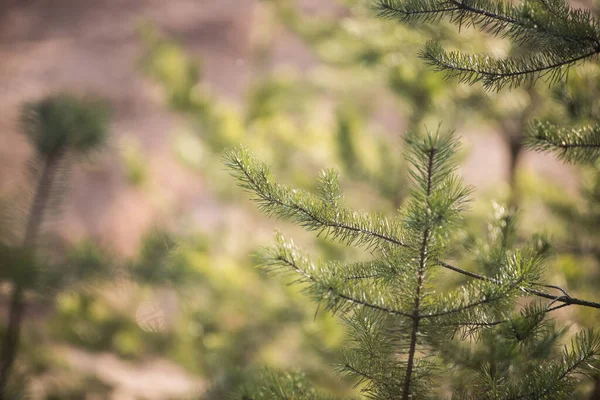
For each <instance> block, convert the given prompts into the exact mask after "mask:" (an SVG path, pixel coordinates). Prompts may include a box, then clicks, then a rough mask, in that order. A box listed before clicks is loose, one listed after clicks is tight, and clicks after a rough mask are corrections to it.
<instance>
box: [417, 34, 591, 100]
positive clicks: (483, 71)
mask: <svg viewBox="0 0 600 400" xmlns="http://www.w3.org/2000/svg"><path fill="white" fill-rule="evenodd" d="M598 53H600V46H597V47H590V46H587V47H583V48H580V47H577V46H563V47H554V48H552V49H549V50H546V51H544V52H538V53H534V54H530V55H527V56H518V57H517V56H515V57H507V58H502V59H497V58H493V57H490V56H487V55H482V54H463V53H460V52H447V51H445V50H444V49H443V48H442V47H441V46H440V45H439V44H438V43H436V42H431V41H430V42H428V43H427V44H426V45H425V47H424V48H423V50H422V51H421V54H420V57H421V58H423V59H424V60H425V61H426V62H427V64H429V65H430V66H432V67H433V68H434V69H435V70H436V71H438V72H444V73H446V76H447V77H448V78H458V80H459V81H460V82H462V83H467V84H470V85H472V84H475V83H478V82H481V83H482V84H483V86H484V88H486V89H488V90H500V89H502V88H504V87H505V86H507V87H509V88H514V87H517V86H520V85H522V84H525V83H527V82H529V83H531V84H533V83H534V82H535V81H537V80H538V79H544V80H546V81H547V82H549V83H550V84H552V83H555V82H557V81H559V80H561V79H563V78H564V77H565V76H566V74H567V72H568V68H569V67H571V66H573V65H575V64H576V63H577V62H579V61H583V60H585V59H588V58H591V57H595V56H597V55H598Z"/></svg>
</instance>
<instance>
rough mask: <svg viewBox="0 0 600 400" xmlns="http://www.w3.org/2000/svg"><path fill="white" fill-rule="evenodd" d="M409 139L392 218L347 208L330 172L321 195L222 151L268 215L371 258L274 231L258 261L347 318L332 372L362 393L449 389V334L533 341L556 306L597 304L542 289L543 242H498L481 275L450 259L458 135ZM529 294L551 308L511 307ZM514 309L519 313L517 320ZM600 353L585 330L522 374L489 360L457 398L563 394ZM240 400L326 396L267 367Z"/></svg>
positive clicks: (427, 394)
mask: <svg viewBox="0 0 600 400" xmlns="http://www.w3.org/2000/svg"><path fill="white" fill-rule="evenodd" d="M405 146H406V149H407V150H406V160H407V161H408V163H409V164H410V166H411V168H410V171H409V175H410V180H411V184H412V187H411V189H410V191H409V197H408V200H407V201H406V202H405V204H404V205H403V206H402V207H401V209H400V211H399V214H398V215H397V216H396V217H394V218H387V217H385V216H383V215H377V214H365V213H359V212H356V211H353V210H350V209H348V208H347V207H345V206H344V204H343V198H342V194H341V191H340V185H339V181H338V176H337V174H336V173H335V172H333V171H326V172H323V174H322V176H321V178H320V181H319V189H320V190H319V194H318V195H313V194H310V193H307V192H304V191H299V190H292V189H290V188H288V187H286V186H284V185H281V184H278V183H277V182H276V181H275V179H274V177H273V176H272V175H271V173H270V172H269V169H268V168H267V167H266V166H265V165H264V164H262V163H260V162H258V161H257V160H255V159H254V158H253V157H252V155H251V154H249V152H248V151H246V150H244V149H242V150H239V151H236V152H232V153H228V155H227V156H226V160H227V161H226V162H227V165H228V167H229V168H230V169H231V170H232V172H233V175H234V176H235V177H236V178H237V179H238V181H239V182H240V184H241V186H242V187H244V188H245V189H246V190H248V191H249V192H250V193H251V194H252V195H253V198H254V199H255V200H256V201H257V202H258V203H259V206H260V208H261V209H262V210H263V211H264V212H265V213H267V214H269V215H274V216H277V217H280V218H284V219H290V220H292V221H294V222H296V223H297V224H299V225H301V226H303V227H305V228H306V229H308V230H311V231H317V232H318V233H319V234H324V235H325V236H328V237H330V238H331V239H336V240H339V241H341V242H344V243H346V244H347V245H349V246H359V247H362V248H364V249H366V250H369V251H370V252H371V253H372V254H373V257H374V258H373V259H372V260H370V261H366V262H351V263H347V264H343V263H339V262H327V263H325V262H320V261H318V260H315V259H313V258H312V257H310V256H308V255H306V254H304V253H303V252H302V250H301V249H300V248H298V247H297V246H296V245H295V244H294V243H293V242H292V241H289V240H286V239H284V238H283V237H282V236H281V235H278V236H277V240H276V245H275V246H274V247H272V248H270V249H269V250H268V251H266V252H265V254H263V255H262V256H261V264H262V265H263V266H264V268H265V269H266V270H267V271H268V272H271V273H275V272H283V273H287V274H291V275H293V276H294V277H295V278H296V280H295V282H299V283H302V284H303V285H304V287H305V290H306V292H307V293H308V294H309V295H310V296H311V297H312V298H313V299H314V300H315V301H316V302H318V303H319V304H320V305H322V306H324V307H325V309H327V310H330V311H333V312H336V313H339V314H341V315H342V317H343V319H344V321H345V322H346V324H347V326H348V330H349V334H350V335H351V338H352V344H351V346H350V347H349V348H348V349H347V350H346V351H345V352H344V354H343V355H342V361H341V362H340V363H339V366H338V368H339V371H340V372H343V373H344V374H346V375H348V376H350V377H353V378H355V379H356V380H357V382H358V383H357V385H359V386H360V389H361V392H362V393H363V394H364V395H365V396H366V397H368V398H373V399H385V400H389V399H426V398H436V397H442V396H444V395H445V394H447V393H445V392H444V390H443V388H442V386H443V384H444V382H445V380H444V378H445V377H447V376H448V373H447V371H449V370H452V369H456V368H460V365H458V366H456V365H455V366H454V368H453V365H452V364H450V363H447V362H445V358H444V353H445V350H446V349H447V347H448V346H449V341H450V340H452V339H453V338H454V337H461V338H463V339H465V338H473V339H479V338H482V337H484V336H485V335H490V334H491V333H492V332H498V333H500V334H502V333H503V332H504V336H507V333H508V336H511V335H512V340H513V341H514V342H520V343H521V344H522V343H534V342H535V341H536V340H537V339H538V338H539V337H540V336H542V335H541V334H540V332H544V328H543V327H544V326H545V325H546V323H547V321H546V314H547V313H549V312H551V311H553V310H554V309H558V308H562V307H564V306H565V305H568V304H582V305H588V306H592V307H600V305H599V304H596V303H589V302H584V301H582V300H579V299H574V298H572V297H570V296H567V295H565V296H560V295H559V296H556V295H551V294H548V293H546V292H545V291H541V290H539V289H540V287H539V286H540V284H539V282H540V280H541V277H542V274H543V264H544V259H545V251H544V250H545V246H539V245H538V244H537V243H536V242H532V243H531V244H530V245H528V246H526V247H524V248H522V249H510V248H506V246H503V245H501V246H499V247H497V248H496V247H494V251H492V252H491V254H493V257H490V258H489V259H488V260H487V261H489V263H490V265H489V268H487V269H485V268H484V274H477V273H473V272H469V271H466V270H463V269H461V268H458V267H456V266H453V265H451V264H449V263H447V262H445V261H444V259H447V258H448V257H449V253H450V252H451V251H454V250H456V249H455V247H457V246H456V243H455V242H454V241H453V237H455V233H456V230H457V229H459V227H460V222H461V218H462V213H463V211H464V210H465V207H466V205H467V202H468V196H469V192H470V189H469V188H467V187H465V186H464V185H463V184H462V182H461V180H460V179H459V178H458V177H457V176H456V175H455V169H456V162H455V155H456V152H457V150H458V146H459V145H458V142H457V140H456V139H455V138H454V136H453V135H440V134H434V135H427V136H420V135H417V134H412V133H409V134H407V135H406V138H405ZM501 242H502V241H501ZM492 247H493V246H492ZM448 272H453V273H459V274H462V275H464V276H466V277H468V278H470V281H468V282H465V283H464V284H463V285H461V286H459V287H458V288H456V289H454V290H441V289H440V288H441V287H443V286H444V280H445V279H447V275H445V274H446V273H448ZM551 288H552V287H551V286H547V287H546V289H551ZM531 295H533V296H538V297H539V298H542V299H547V300H550V301H549V304H542V303H540V302H538V303H534V302H531V303H522V302H519V303H517V300H519V299H520V298H521V297H524V296H531ZM517 304H525V305H524V306H521V307H518V306H517ZM516 308H517V309H518V308H520V312H519V313H517V314H516V315H514V314H513V310H515V309H516ZM527 340H529V342H527ZM599 355H600V336H598V335H597V334H595V333H594V332H591V331H590V332H582V333H580V334H578V335H577V336H576V337H575V338H574V339H573V343H572V345H571V346H570V347H568V348H565V349H564V350H563V351H562V352H559V353H558V354H556V356H555V357H554V358H551V359H549V360H544V361H540V362H533V363H530V364H528V365H529V367H530V368H529V371H530V373H528V374H526V375H519V374H504V375H503V377H504V378H505V379H504V380H502V381H501V382H500V381H498V380H496V379H494V376H495V375H494V372H493V369H494V367H495V366H487V367H486V368H487V369H486V368H482V369H481V370H479V371H476V372H474V373H473V377H472V378H473V380H474V381H476V385H475V384H474V387H476V390H473V391H472V392H468V391H461V392H457V393H456V394H455V395H456V398H473V399H475V398H478V399H484V398H490V399H492V398H493V399H517V398H521V399H534V398H535V399H549V398H553V399H554V398H568V397H567V396H568V394H569V390H570V388H571V387H572V386H573V385H574V384H575V382H576V376H578V375H579V374H581V373H584V374H585V373H588V372H590V371H593V369H594V367H593V366H594V365H595V364H597V357H598V356H599ZM498 376H500V375H498ZM242 398H244V399H274V398H276V399H287V398H295V399H296V398H297V399H320V398H327V397H326V396H321V395H319V394H318V393H316V392H315V391H313V390H312V389H309V388H308V387H307V385H306V383H305V382H304V381H303V380H302V378H301V377H299V376H294V375H285V374H283V375H279V374H275V373H268V374H266V375H265V377H264V380H262V381H259V383H258V384H257V385H255V386H254V387H251V388H250V389H248V391H247V392H246V393H244V394H243V397H242Z"/></svg>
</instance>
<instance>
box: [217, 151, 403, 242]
mask: <svg viewBox="0 0 600 400" xmlns="http://www.w3.org/2000/svg"><path fill="white" fill-rule="evenodd" d="M225 164H226V165H227V166H228V167H229V168H230V169H231V171H232V175H233V176H234V177H235V178H236V179H237V180H238V182H239V183H240V186H242V187H243V188H245V189H247V190H248V191H249V192H250V193H251V194H252V195H254V198H253V199H254V200H255V201H257V202H258V204H259V208H260V209H261V210H262V211H263V212H264V213H265V214H267V215H274V216H276V217H278V218H281V219H290V220H294V221H296V222H298V224H300V225H301V226H303V227H304V228H306V229H307V230H309V231H319V234H321V233H325V235H326V236H328V235H331V237H332V238H333V239H337V240H340V241H342V242H344V243H346V244H348V245H358V246H364V247H366V248H370V247H373V246H375V245H376V244H378V243H380V242H387V243H389V244H393V245H398V246H405V244H404V242H403V241H402V239H401V238H400V231H399V227H398V224H397V223H395V222H392V221H389V220H388V219H387V218H385V217H383V216H381V215H375V216H372V215H369V214H363V213H358V212H355V211H352V210H350V209H348V208H345V207H341V206H336V204H335V203H331V202H329V201H328V199H327V197H324V196H323V195H322V196H321V198H318V197H316V196H313V195H311V194H309V193H307V192H304V191H301V190H291V189H290V188H288V187H287V186H284V185H281V184H278V183H276V182H275V181H274V178H273V176H272V175H271V173H270V171H269V169H268V167H267V166H266V165H265V164H262V163H259V162H258V161H256V160H255V159H254V158H253V157H252V156H251V155H250V153H249V152H248V151H247V150H246V149H240V150H238V151H236V152H229V153H227V154H226V155H225ZM324 190H325V189H324Z"/></svg>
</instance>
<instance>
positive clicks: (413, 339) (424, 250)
mask: <svg viewBox="0 0 600 400" xmlns="http://www.w3.org/2000/svg"><path fill="white" fill-rule="evenodd" d="M434 156H435V149H433V148H432V149H430V151H429V163H428V165H427V191H426V200H427V207H428V208H429V197H430V196H431V175H432V174H433V158H434ZM430 233H431V232H430V229H429V222H428V223H427V227H426V228H425V231H424V232H423V242H422V243H421V250H420V252H419V253H420V254H419V269H418V271H417V289H416V293H415V306H414V309H413V326H412V331H411V335H410V348H409V351H408V362H407V367H406V375H405V376H404V390H403V393H402V399H403V400H409V399H410V397H411V396H410V381H411V378H412V372H413V368H414V363H415V361H414V359H415V353H416V351H417V334H418V333H419V322H420V319H421V316H420V314H419V313H420V306H421V290H422V288H423V276H424V274H425V266H426V263H427V256H428V247H429V235H430Z"/></svg>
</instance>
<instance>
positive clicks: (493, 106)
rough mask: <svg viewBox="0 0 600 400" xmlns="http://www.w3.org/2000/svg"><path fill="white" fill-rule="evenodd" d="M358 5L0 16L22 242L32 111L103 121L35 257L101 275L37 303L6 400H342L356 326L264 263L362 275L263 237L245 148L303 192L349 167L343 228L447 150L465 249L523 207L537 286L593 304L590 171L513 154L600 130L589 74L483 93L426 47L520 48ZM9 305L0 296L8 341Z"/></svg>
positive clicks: (7, 1) (24, 7)
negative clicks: (101, 108)
mask: <svg viewBox="0 0 600 400" xmlns="http://www.w3.org/2000/svg"><path fill="white" fill-rule="evenodd" d="M369 6H370V2H369V0H264V1H258V0H256V1H255V0H169V1H158V0H95V1H88V0H3V1H2V2H0V89H1V93H2V95H0V110H1V111H2V112H1V113H0V115H1V118H0V132H1V133H0V135H1V136H0V138H1V141H0V143H1V145H0V204H1V207H0V208H1V210H2V218H3V220H2V222H1V224H2V226H3V228H6V227H8V226H11V227H13V226H14V227H15V228H14V231H18V229H19V228H18V226H19V224H21V225H22V224H24V221H25V219H26V217H23V216H22V215H23V212H25V213H26V212H27V209H28V207H29V206H28V204H29V202H30V197H31V196H30V193H31V186H32V185H33V182H34V180H33V179H32V178H31V176H30V174H28V170H29V169H28V168H29V166H30V164H31V160H32V158H35V154H34V150H33V149H32V147H31V146H30V144H29V143H28V141H27V140H26V138H25V136H24V135H23V134H22V132H21V129H20V125H19V115H20V112H21V107H22V104H23V103H24V102H31V101H37V100H39V99H42V98H44V97H45V96H48V95H51V94H54V93H64V92H66V93H71V94H74V95H77V96H94V97H97V98H101V99H104V101H105V102H106V103H107V104H108V106H109V109H110V111H111V112H110V124H109V129H108V130H109V134H108V141H107V144H106V146H104V148H103V149H101V150H98V151H96V152H94V154H92V155H91V156H89V157H86V158H85V159H83V160H78V161H77V162H76V163H73V164H72V165H70V168H69V171H68V174H65V177H64V181H65V182H66V183H68V184H66V185H64V186H63V187H61V190H64V193H63V196H62V198H61V201H60V204H59V205H57V206H56V207H54V206H53V207H49V208H48V209H47V210H46V217H45V218H44V224H43V226H42V228H43V229H42V233H43V235H42V238H41V239H40V243H41V244H40V252H43V254H48V257H49V258H53V259H54V258H57V259H60V260H67V261H65V262H66V263H67V264H69V265H76V266H78V268H83V269H84V270H86V269H88V270H89V269H90V268H91V269H97V270H98V271H102V274H99V276H95V277H94V278H93V279H90V280H86V279H83V278H82V279H80V280H73V283H72V284H70V285H66V286H64V287H63V288H62V290H60V291H56V292H53V293H52V294H48V293H42V294H38V293H35V292H34V293H31V294H30V295H28V296H27V297H26V313H25V320H24V325H23V334H22V339H21V345H22V350H21V352H20V353H19V355H18V358H17V363H16V368H15V371H16V372H15V373H16V376H17V377H18V379H19V380H18V383H17V384H15V385H16V386H18V388H17V389H19V390H22V392H23V393H26V394H27V395H28V396H30V398H33V399H115V400H117V399H118V400H129V399H147V400H159V399H196V398H198V399H199V398H202V399H226V398H227V396H229V395H231V393H233V392H234V391H235V390H236V389H237V388H238V387H239V385H241V383H242V382H243V381H244V379H245V378H246V377H247V376H248V375H251V374H253V373H255V372H256V371H260V370H262V368H264V367H265V366H271V367H276V368H281V369H284V370H288V369H299V370H302V371H304V372H305V373H306V374H307V375H308V376H309V377H310V378H311V379H312V380H313V381H315V382H316V383H317V386H319V387H321V388H323V389H324V390H326V391H330V392H332V393H336V394H338V395H341V396H344V395H348V394H350V393H353V388H352V386H353V385H352V382H345V381H343V380H342V379H339V378H337V377H336V376H335V374H334V373H333V372H332V369H331V368H330V366H329V365H330V364H331V363H332V362H333V361H335V359H336V357H337V352H338V350H339V349H340V348H341V346H342V345H343V341H344V329H343V326H341V325H340V323H339V321H338V320H337V319H336V318H334V317H332V316H330V315H326V314H324V313H322V312H319V311H318V310H317V306H316V304H313V303H312V302H310V301H309V300H308V299H307V298H305V297H304V296H303V295H302V293H301V292H300V290H299V289H298V288H297V287H296V286H289V285H286V284H285V282H284V281H282V280H281V279H277V278H271V277H267V276H264V275H263V274H262V273H261V272H260V271H258V270H257V269H256V268H255V265H254V263H253V260H252V257H251V256H252V254H254V253H255V252H256V251H257V250H259V249H260V247H261V246H265V245H267V244H269V243H270V241H271V240H272V238H273V234H274V230H275V229H276V228H277V229H280V230H282V231H284V232H285V233H286V234H288V235H291V236H293V237H294V238H295V239H296V240H297V241H298V242H300V243H302V244H303V245H305V246H307V247H309V248H311V249H312V250H314V251H315V252H317V253H318V254H320V255H321V256H322V257H324V258H327V259H351V258H353V257H361V256H362V255H361V254H356V253H353V251H352V250H348V249H345V248H343V247H341V246H339V245H337V244H332V243H331V242H328V241H326V240H324V239H322V238H315V237H314V236H313V235H310V234H307V233H305V232H302V231H301V230H300V229H298V228H297V227H293V226H291V225H290V224H288V223H283V222H280V221H275V220H273V219H269V218H268V217H266V216H264V215H262V214H261V213H260V212H259V211H258V210H257V208H256V206H255V205H254V204H252V203H251V202H250V201H249V200H248V198H247V197H248V196H247V195H246V193H244V191H243V190H242V189H240V188H238V187H236V186H235V184H234V182H233V179H231V178H230V177H229V176H228V174H227V171H225V168H224V166H223V164H222V155H223V153H224V151H226V150H227V149H229V148H234V147H236V146H239V145H241V144H243V145H244V146H246V147H248V148H250V149H251V150H252V151H254V152H255V154H256V155H257V156H258V157H259V158H260V159H262V160H263V161H265V162H267V163H269V164H270V165H271V166H272V168H273V170H274V172H275V173H276V174H277V176H278V178H279V179H280V180H281V181H283V182H285V183H287V184H290V185H293V186H295V187H300V188H305V189H312V188H314V186H315V183H316V178H317V176H318V173H319V171H320V170H321V169H323V168H330V167H332V168H336V169H338V170H340V172H341V176H342V182H343V185H344V189H345V191H346V198H347V201H348V203H349V204H350V205H351V206H353V207H356V208H357V209H361V210H369V211H371V210H372V211H381V212H385V213H389V214H390V215H391V214H393V213H394V212H395V210H396V209H397V208H398V207H399V206H400V205H401V204H402V203H403V199H404V197H405V195H406V193H407V190H408V189H407V187H406V182H407V179H406V173H405V166H404V161H403V156H402V155H403V150H402V140H401V138H402V136H403V133H404V132H406V131H407V130H416V131H424V130H425V129H429V130H436V129H438V126H440V124H441V128H440V129H441V130H456V131H457V132H458V134H459V136H460V137H461V140H462V143H463V150H462V153H461V154H460V158H461V170H460V173H461V175H462V176H463V177H464V178H465V180H466V181H467V183H469V184H473V185H475V186H476V191H475V192H474V198H475V201H474V202H473V204H472V207H471V211H470V213H469V215H468V226H469V227H470V228H472V229H470V232H471V234H470V235H465V237H464V238H461V241H462V242H463V243H464V245H465V246H466V247H468V246H469V244H470V243H471V244H472V243H478V241H479V242H480V241H482V240H485V237H486V235H488V231H487V225H486V219H487V218H488V217H489V216H490V215H493V214H494V213H498V212H499V210H500V209H502V207H503V206H500V205H499V204H508V205H511V206H515V207H518V208H519V209H520V210H521V212H520V225H519V234H520V235H521V237H527V236H528V235H531V234H532V233H535V232H540V231H545V232H548V233H549V234H550V236H551V237H552V240H553V243H554V244H555V246H556V248H557V249H558V250H559V251H558V252H557V253H556V255H555V256H554V257H552V259H551V268H550V271H549V273H548V281H549V282H552V283H554V284H558V285H564V286H566V287H568V288H569V289H570V290H571V291H572V293H573V294H577V295H578V296H580V297H593V296H594V295H595V294H597V287H598V286H597V285H598V283H599V281H600V276H599V272H600V269H599V265H598V260H599V259H600V257H599V255H600V247H598V245H597V239H598V238H597V234H596V236H594V233H593V231H594V229H593V228H594V227H596V226H597V224H596V223H597V222H598V221H600V208H599V206H598V204H600V202H598V199H600V184H599V182H600V180H599V179H598V171H597V168H594V167H586V168H575V167H571V166H566V165H563V164H562V163H561V162H559V161H557V160H556V159H555V158H554V157H552V156H550V155H541V154H533V153H529V152H527V151H525V150H524V149H522V147H521V145H520V139H521V137H522V134H523V129H524V128H525V127H526V126H527V123H528V122H529V121H530V120H531V119H532V118H534V117H538V118H546V119H549V120H551V121H554V122H557V123H560V124H580V123H585V122H586V121H590V120H593V119H597V118H598V116H599V113H600V102H599V101H598V96H599V94H600V90H599V89H600V74H598V66H597V65H596V64H594V63H589V64H586V65H583V66H578V67H576V68H574V69H573V70H572V71H571V73H570V75H569V81H568V82H567V83H563V84H558V85H556V86H554V87H551V88H549V87H548V86H547V85H546V84H544V83H543V82H540V83H538V84H537V85H536V86H535V87H534V88H522V89H514V90H512V91H503V92H501V93H495V92H484V91H483V90H482V89H481V88H480V87H477V86H472V87H470V86H465V85H461V84H458V83H457V82H454V81H451V80H444V77H443V76H442V75H440V74H435V73H433V72H431V71H429V70H428V69H427V68H426V67H425V65H424V64H423V63H422V62H421V61H420V60H419V59H418V58H417V54H418V50H419V47H420V46H421V45H422V44H423V42H424V40H425V38H427V37H432V38H435V39H437V40H441V41H442V42H444V43H445V44H448V45H450V46H453V47H456V48H460V49H463V50H468V51H485V52H488V53H492V54H494V55H496V56H502V55H506V54H509V53H515V52H519V51H523V50H522V49H516V48H511V46H510V44H508V43H507V42H504V41H501V40H498V39H492V38H489V37H487V36H485V35H483V34H481V33H479V32H476V31H472V30H465V31H463V32H462V33H461V35H460V36H459V35H458V33H457V32H456V30H455V28H453V27H450V26H447V25H446V24H444V23H440V24H439V25H436V26H423V27H418V28H417V27H406V26H402V25H399V24H396V23H394V22H393V21H386V20H382V19H376V18H374V13H373V11H372V10H371V9H370V8H369ZM577 6H583V7H588V8H594V7H595V5H594V4H592V3H585V4H584V3H582V4H577ZM594 201H595V203H594ZM7 229H9V228H7ZM10 229H13V228H10ZM477 232H479V233H480V234H477ZM465 262H468V261H465ZM2 268H8V267H7V266H6V265H4V264H3V267H2ZM83 275H85V274H83ZM9 289H10V284H9V283H8V282H7V281H4V282H0V316H1V317H2V318H1V320H0V326H3V325H4V323H5V321H6V315H7V310H8V304H9V293H10V291H9ZM555 317H556V318H557V319H558V320H560V321H561V322H565V323H567V324H571V325H567V326H573V328H572V329H573V331H577V330H578V328H579V327H581V326H587V327H589V326H593V325H594V324H597V322H598V315H597V313H596V314H594V313H593V312H590V311H588V310H585V309H568V308H566V309H562V310H560V311H558V312H557V313H556V314H555ZM15 379H17V378H15ZM586 390H588V391H589V390H591V389H590V388H583V389H582V391H586Z"/></svg>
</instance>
